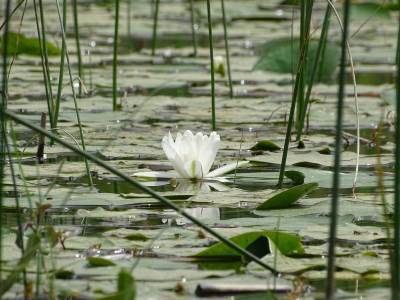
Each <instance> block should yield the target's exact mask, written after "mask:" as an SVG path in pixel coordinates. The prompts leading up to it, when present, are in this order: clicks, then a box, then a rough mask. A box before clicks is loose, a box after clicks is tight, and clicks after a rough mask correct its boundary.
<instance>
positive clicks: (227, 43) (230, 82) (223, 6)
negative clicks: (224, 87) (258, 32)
mask: <svg viewBox="0 0 400 300" xmlns="http://www.w3.org/2000/svg"><path fill="white" fill-rule="evenodd" d="M221 10H222V24H223V27H224V40H225V56H226V67H227V69H228V80H229V97H231V99H232V98H233V84H232V73H231V62H230V56H229V42H228V29H227V26H226V13H225V1H224V0H221Z"/></svg>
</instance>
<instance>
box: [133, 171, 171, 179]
mask: <svg viewBox="0 0 400 300" xmlns="http://www.w3.org/2000/svg"><path fill="white" fill-rule="evenodd" d="M133 176H135V177H143V178H159V179H171V178H176V173H173V172H155V171H150V172H138V173H135V174H133Z"/></svg>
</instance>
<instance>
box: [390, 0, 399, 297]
mask: <svg viewBox="0 0 400 300" xmlns="http://www.w3.org/2000/svg"><path fill="white" fill-rule="evenodd" d="M398 5H400V1H398ZM398 20H399V24H398V26H399V28H398V33H397V52H396V123H395V127H396V131H395V141H396V148H395V166H394V169H395V178H394V215H393V223H394V251H393V254H392V264H391V265H392V276H391V281H392V282H391V284H392V300H398V299H400V273H399V272H400V270H399V268H400V14H399V19H398Z"/></svg>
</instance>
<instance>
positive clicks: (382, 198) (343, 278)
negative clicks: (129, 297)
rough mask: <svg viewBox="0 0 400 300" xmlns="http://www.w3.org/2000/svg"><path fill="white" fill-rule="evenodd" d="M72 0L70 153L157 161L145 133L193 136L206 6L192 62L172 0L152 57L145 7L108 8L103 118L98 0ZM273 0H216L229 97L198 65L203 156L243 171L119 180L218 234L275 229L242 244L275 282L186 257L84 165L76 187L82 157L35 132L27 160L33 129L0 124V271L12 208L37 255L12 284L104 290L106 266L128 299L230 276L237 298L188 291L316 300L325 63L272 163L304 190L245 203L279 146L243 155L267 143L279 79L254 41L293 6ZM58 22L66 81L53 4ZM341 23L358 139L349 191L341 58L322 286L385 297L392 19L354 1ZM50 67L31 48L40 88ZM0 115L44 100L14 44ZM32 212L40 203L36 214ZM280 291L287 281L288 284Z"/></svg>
mask: <svg viewBox="0 0 400 300" xmlns="http://www.w3.org/2000/svg"><path fill="white" fill-rule="evenodd" d="M78 2H79V4H78V11H79V30H80V46H81V52H82V54H83V55H82V61H83V75H84V76H83V83H84V92H83V95H82V96H81V97H79V98H78V106H79V113H80V118H81V122H82V126H83V133H84V139H85V144H86V150H87V151H89V152H90V153H92V154H95V156H96V157H98V158H101V159H102V160H104V161H106V162H107V163H108V164H110V165H112V166H113V167H115V168H118V169H119V170H121V171H123V172H124V173H126V174H128V175H129V176H132V177H134V174H135V173H137V172H144V171H170V170H172V166H171V164H170V163H169V162H168V161H167V159H166V157H165V154H164V152H163V150H162V148H161V139H162V137H163V136H164V135H166V134H168V132H171V133H172V134H173V135H175V134H176V133H177V132H182V131H184V130H187V129H189V130H192V131H194V132H198V131H201V132H205V133H209V132H210V131H211V101H210V62H209V57H208V51H209V50H208V31H207V10H206V2H205V1H194V2H195V18H196V28H197V39H198V40H197V41H198V43H197V46H198V49H197V50H198V51H197V56H194V55H193V48H192V35H191V24H190V11H189V5H188V2H189V1H183V0H182V1H179V0H165V1H161V3H160V11H159V23H158V25H159V27H158V40H157V49H156V55H155V56H152V55H151V45H152V28H153V19H152V13H153V9H152V7H153V6H152V4H151V1H144V0H143V1H142V0H140V1H132V2H131V3H130V6H128V3H127V2H125V1H121V15H120V28H119V29H120V39H119V40H120V49H119V57H118V61H119V64H118V105H119V108H120V109H119V110H118V111H113V110H112V53H113V36H114V1H105V0H104V1H92V0H85V1H78ZM279 2H280V1H277V0H274V1H268V3H267V4H266V3H265V1H261V0H225V6H226V13H227V17H228V20H229V24H228V32H229V43H230V54H231V67H232V77H233V85H234V95H235V97H234V98H233V99H231V98H230V97H229V84H228V78H227V75H226V74H225V76H222V74H221V73H218V74H216V75H215V76H216V95H217V97H216V122H217V132H218V134H219V135H220V136H221V147H220V150H219V152H218V155H217V159H216V161H215V163H214V167H217V166H221V165H224V164H226V163H229V162H235V161H237V160H248V161H249V164H247V165H245V166H242V167H240V168H239V169H238V170H236V171H234V172H232V173H230V174H228V175H225V176H224V177H223V178H222V179H220V180H204V181H200V182H192V181H190V180H175V179H174V180H158V181H157V180H148V179H144V178H137V179H138V180H139V181H141V182H142V183H143V184H145V185H146V186H148V187H151V189H153V190H154V191H156V192H158V193H160V194H161V195H164V196H165V197H167V198H168V199H170V200H171V201H173V202H174V203H175V204H177V205H179V207H181V208H182V209H183V210H184V211H186V212H187V213H188V214H190V215H192V216H194V217H196V218H198V219H199V220H201V221H202V222H203V223H204V224H206V225H208V226H210V227H211V228H213V229H215V230H216V231H217V232H219V233H220V234H222V235H224V236H226V237H233V236H236V235H239V234H243V233H248V232H260V231H263V230H267V231H279V232H285V233H290V234H292V235H294V236H296V237H298V238H299V241H300V242H301V246H302V247H303V248H304V252H303V253H297V254H296V253H292V254H291V255H289V254H288V255H285V254H284V253H278V252H279V250H277V251H278V252H274V251H275V250H274V251H272V250H271V249H272V248H271V247H272V246H271V245H270V244H269V242H268V241H271V238H269V239H266V238H265V237H264V239H265V240H266V242H265V241H261V240H257V241H258V242H260V243H261V242H264V244H263V246H262V247H261V248H262V249H263V250H262V251H264V250H265V251H266V252H265V253H264V254H266V255H260V258H261V259H262V260H263V261H264V262H265V263H267V264H269V265H270V266H274V268H275V269H276V270H278V272H279V273H280V275H279V276H278V277H274V276H273V275H272V273H271V272H269V271H267V270H264V269H262V268H261V267H259V266H258V265H257V264H255V263H254V262H251V263H248V262H245V261H240V259H239V260H237V259H236V260H234V259H232V258H228V259H226V258H225V259H224V260H222V261H215V260H211V259H210V260H206V261H199V260H198V259H194V256H195V255H196V254H197V253H199V252H201V251H203V250H205V249H207V248H208V247H210V246H211V245H213V244H214V243H215V242H216V241H217V240H216V239H215V238H214V237H213V236H211V235H210V234H208V233H206V232H204V231H203V230H200V229H199V228H198V227H197V226H196V225H195V224H193V223H192V222H191V221H190V220H188V219H186V218H184V217H182V216H180V215H179V214H178V213H176V212H175V211H174V210H171V209H170V208H168V207H166V206H164V205H163V204H161V203H160V202H158V201H157V200H156V199H153V198H151V197H149V196H148V195H146V194H143V193H142V191H141V190H140V189H138V188H136V187H134V186H132V185H131V184H129V183H127V182H124V181H122V180H120V179H119V178H118V177H116V176H115V175H113V174H111V173H110V172H108V171H106V170H104V169H102V168H101V167H99V166H97V165H96V164H94V163H89V169H90V172H91V175H92V178H93V186H92V187H90V186H89V179H88V176H87V174H86V172H85V164H84V161H83V159H82V158H81V157H79V156H77V155H76V154H73V153H72V152H70V151H69V150H68V149H66V148H63V147H61V146H59V145H57V144H52V143H51V142H50V141H49V140H46V145H45V150H44V152H45V154H46V159H45V161H44V163H43V164H37V163H36V158H35V155H36V150H37V135H36V134H35V133H33V132H32V131H30V130H27V129H26V128H24V127H23V126H21V125H18V124H13V125H12V128H11V127H10V128H11V129H12V130H13V132H14V133H15V137H16V138H15V140H14V141H12V139H11V138H10V143H11V147H12V152H13V166H14V171H15V172H16V176H15V180H16V190H15V188H14V185H13V181H12V177H11V169H10V168H9V164H8V165H7V166H6V169H5V172H6V177H5V179H4V189H3V196H4V198H3V205H4V208H3V211H2V218H1V222H2V230H3V231H2V233H3V237H2V238H3V240H2V243H1V245H2V260H3V263H2V272H3V273H4V274H10V273H11V272H12V271H13V270H14V269H15V268H16V265H17V264H18V262H19V258H20V256H21V253H20V250H19V248H18V247H16V228H17V225H18V222H19V218H22V220H21V221H22V223H23V228H24V235H25V240H26V241H27V239H28V237H29V235H30V234H31V230H32V229H31V228H32V227H35V226H39V228H40V232H41V233H42V236H43V238H42V242H41V247H40V251H39V253H40V255H38V256H37V258H36V259H33V260H32V261H31V262H30V263H29V264H28V265H27V278H28V279H27V280H28V281H29V282H32V283H33V286H35V283H37V282H38V281H39V284H38V285H39V291H38V294H37V295H39V296H40V297H43V298H47V297H51V295H59V297H60V299H89V298H97V297H102V296H105V295H106V294H109V293H113V292H115V291H116V289H117V277H118V273H119V271H120V270H121V269H122V268H126V269H128V270H131V271H132V275H133V277H134V279H135V281H136V287H137V299H196V298H198V295H199V294H201V293H200V292H199V287H204V286H206V285H207V284H214V285H216V286H218V287H219V288H221V287H225V288H226V285H228V287H229V288H232V287H233V286H239V287H241V284H243V287H242V289H241V290H240V289H239V290H240V291H241V292H242V293H231V292H227V291H226V290H225V292H224V293H222V294H220V295H216V294H215V293H214V294H211V295H209V294H208V293H207V291H209V290H207V289H205V290H206V292H205V293H204V294H202V295H203V298H205V299H208V298H209V299H216V297H218V299H274V297H276V298H278V299H323V297H324V288H325V284H326V283H325V277H326V255H327V241H328V229H329V223H330V200H331V192H332V191H331V186H332V175H333V158H334V134H335V130H336V128H335V118H336V116H335V112H336V101H337V97H336V93H337V85H336V80H335V77H336V75H335V74H334V75H333V80H332V82H327V83H318V84H315V85H314V87H313V99H315V101H313V103H312V105H311V107H310V112H309V116H308V122H307V123H308V126H307V133H306V134H305V135H304V136H303V142H304V145H305V147H304V148H302V149H299V148H298V147H297V145H298V143H297V142H295V141H294V138H295V136H294V135H293V142H292V143H291V144H290V149H289V154H288V161H287V170H291V171H298V172H301V173H303V174H304V176H305V183H312V182H316V183H318V188H316V189H315V190H313V191H312V192H310V193H308V194H307V195H306V196H304V197H302V198H301V199H300V200H298V201H297V202H296V203H295V204H293V205H291V206H290V207H288V208H284V209H274V210H257V209H256V207H257V206H258V205H259V204H261V203H263V202H264V201H265V200H266V199H268V198H270V197H271V195H273V193H275V192H276V190H277V188H276V185H277V182H278V176H279V167H280V162H281V156H282V151H281V150H278V151H275V152H271V151H251V150H249V149H250V148H251V147H252V146H254V145H255V144H256V143H257V142H258V141H261V140H270V141H273V142H274V143H276V144H277V145H278V146H280V147H283V143H284V138H285V131H286V123H287V118H288V113H289V110H290V102H291V92H292V75H291V74H285V73H277V72H272V71H268V70H264V71H263V70H254V69H253V67H254V66H255V65H256V62H257V61H258V57H259V52H260V49H262V48H263V44H264V43H266V42H270V41H274V40H277V39H282V38H290V36H291V32H292V31H293V32H294V35H295V37H297V32H298V30H299V22H298V19H299V12H298V11H297V9H294V8H292V7H290V6H286V5H280V3H279ZM43 3H44V9H45V21H46V24H45V26H46V33H47V39H48V41H50V42H51V43H54V45H56V46H60V45H61V30H60V26H59V23H58V17H57V10H56V5H55V3H54V1H43ZM325 5H326V3H325V1H316V3H315V7H314V11H313V21H312V28H313V29H315V32H314V31H313V38H314V37H315V38H316V39H318V37H319V30H320V23H321V22H322V18H323V15H324V9H325ZM338 8H339V6H338ZM212 11H213V30H214V47H215V49H214V51H215V55H216V56H222V57H223V58H224V57H225V49H224V39H223V26H222V22H221V7H220V2H219V1H217V0H214V1H212ZM21 13H22V8H21V9H19V10H18V11H17V12H16V13H15V15H14V16H13V19H12V23H11V24H12V25H11V30H12V31H15V32H16V31H17V30H18V27H19V25H18V24H19V22H20V20H21ZM339 13H340V11H339ZM388 16H389V17H388ZM128 17H129V20H130V21H128ZM331 22H332V25H331V27H330V29H329V39H330V40H332V42H333V43H338V42H339V41H340V37H341V32H340V28H339V26H338V25H337V21H336V19H335V18H334V17H332V20H331ZM66 29H67V45H68V50H69V54H70V59H71V65H72V71H73V77H74V78H76V76H77V72H78V71H77V50H76V43H75V38H74V27H73V17H72V10H71V7H68V14H67V26H66ZM21 32H22V33H23V34H24V35H26V36H29V37H32V36H36V24H35V16H34V12H33V6H32V3H31V2H29V3H28V4H27V8H26V12H25V16H24V19H23V22H22V26H21ZM350 32H351V33H352V34H353V35H352V37H351V41H350V45H351V52H352V57H353V60H354V64H355V67H356V70H355V71H356V72H357V76H356V77H357V80H359V82H358V86H357V90H358V93H359V95H358V96H359V97H358V101H359V112H358V114H359V117H360V129H361V130H360V132H361V150H360V165H359V173H358V179H357V184H356V188H355V194H353V189H352V187H353V178H354V176H355V168H356V149H357V147H356V134H357V131H356V125H355V124H356V109H355V103H354V93H353V86H352V81H351V70H350V68H348V78H349V79H348V85H347V86H346V91H347V97H346V99H345V107H344V130H345V134H344V139H343V141H344V147H343V153H342V157H343V159H342V170H341V189H340V211H339V217H338V238H337V247H336V251H337V259H336V264H337V270H336V275H335V276H336V279H337V288H338V292H337V294H338V297H341V298H346V299H388V297H389V294H390V287H389V281H390V263H389V250H388V249H390V247H391V245H392V238H391V237H388V236H387V233H388V231H387V228H388V227H390V224H388V217H390V216H391V215H392V211H393V187H392V180H393V178H394V157H393V154H392V153H393V150H394V142H393V132H394V128H393V122H394V111H395V91H394V86H393V70H394V58H395V45H396V37H397V23H396V14H395V13H393V12H390V11H387V10H386V9H385V10H383V11H378V12H376V11H375V10H373V11H369V12H368V11H367V10H365V9H363V8H358V9H357V8H355V9H354V12H353V14H352V23H351V26H350ZM289 59H290V58H288V60H289ZM59 63H60V56H59V55H55V56H50V57H49V65H50V71H51V82H52V87H53V92H54V91H57V85H58V79H59V78H58V76H59V75H58V72H59V71H58V70H59ZM225 64H226V63H225ZM64 72H65V74H64V79H63V86H64V87H63V89H62V101H61V106H60V118H59V124H58V128H59V129H58V133H59V135H60V136H61V137H62V138H64V139H65V140H68V141H69V142H70V143H72V144H79V142H78V141H79V129H78V123H77V119H76V114H75V110H74V102H73V97H72V91H71V89H70V86H69V81H68V73H67V68H65V70H64ZM77 87H79V84H77ZM76 91H77V92H78V88H76ZM8 109H9V110H10V111H12V112H15V113H17V114H19V115H20V116H21V117H23V118H24V119H26V120H29V121H31V122H33V123H35V124H40V118H41V113H42V112H46V111H47V103H46V96H45V89H44V84H43V77H42V66H41V62H40V56H32V55H24V54H21V55H18V57H17V58H16V59H15V61H14V64H13V66H12V69H11V72H10V78H9V103H8ZM10 124H11V123H10ZM10 126H11V125H10ZM11 129H10V131H11ZM10 137H11V135H10ZM293 186H294V183H293V181H292V180H291V179H289V178H285V181H284V188H285V189H286V188H290V187H293ZM16 196H17V197H16ZM16 199H18V201H19V210H18V209H17V207H16ZM384 204H385V205H384ZM37 207H39V208H40V209H39V211H40V210H42V212H43V213H42V214H41V215H40V216H39V217H38V215H37V211H38V209H37ZM18 212H20V213H18ZM50 226H52V227H51V228H53V229H54V231H51V232H52V233H54V234H56V236H57V239H56V240H57V242H56V243H55V245H53V246H52V247H50V246H49V245H50V244H51V243H52V239H51V238H49V237H48V235H49V232H50V231H48V230H50V229H48V228H50ZM50 235H51V234H50ZM275 242H276V241H275ZM271 243H272V242H271ZM272 244H273V243H272ZM263 247H264V248H263ZM267 248H268V249H267ZM278 248H279V247H278ZM280 250H281V249H280ZM268 251H269V252H268ZM87 257H102V258H104V259H107V262H111V263H110V264H107V265H102V264H98V265H96V264H95V266H93V263H92V265H91V263H90V261H89V260H88V259H87ZM4 276H6V275H4ZM260 286H262V287H263V289H264V288H265V287H266V286H269V287H270V288H271V289H273V288H274V287H276V289H277V292H274V293H271V294H270V293H266V292H262V293H260V291H259V290H258V291H257V290H253V292H251V291H247V292H245V288H244V287H247V288H249V287H251V288H253V289H256V288H257V287H260ZM288 287H289V288H288ZM34 289H35V288H34ZM287 289H290V290H291V291H290V292H289V293H288V292H287ZM279 290H280V292H278V291H279ZM196 291H197V294H196ZM244 292H245V293H244ZM6 296H7V297H8V298H16V299H20V298H21V297H23V285H22V284H21V282H16V283H15V284H14V285H13V286H12V288H11V289H10V290H9V291H8V292H7V293H6ZM113 299H118V298H113Z"/></svg>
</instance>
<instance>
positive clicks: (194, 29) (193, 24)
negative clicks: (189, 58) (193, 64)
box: [189, 0, 197, 57]
mask: <svg viewBox="0 0 400 300" xmlns="http://www.w3.org/2000/svg"><path fill="white" fill-rule="evenodd" d="M189 5H190V23H191V25H192V45H193V56H194V57H196V56H197V36H196V23H195V20H194V3H193V0H189Z"/></svg>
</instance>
